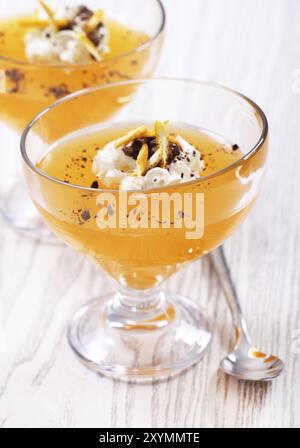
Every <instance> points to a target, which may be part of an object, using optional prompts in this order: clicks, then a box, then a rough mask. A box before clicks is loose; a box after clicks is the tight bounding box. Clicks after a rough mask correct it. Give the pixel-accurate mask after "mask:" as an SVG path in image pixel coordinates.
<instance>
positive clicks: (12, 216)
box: [0, 182, 62, 245]
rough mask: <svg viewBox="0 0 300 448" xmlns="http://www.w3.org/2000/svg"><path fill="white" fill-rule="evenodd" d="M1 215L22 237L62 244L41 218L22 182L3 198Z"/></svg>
mask: <svg viewBox="0 0 300 448" xmlns="http://www.w3.org/2000/svg"><path fill="white" fill-rule="evenodd" d="M0 213H1V215H2V217H3V219H4V220H5V221H6V222H7V223H8V224H9V225H10V226H11V227H12V228H13V229H14V230H15V231H16V232H18V233H19V234H21V235H22V236H25V237H27V238H31V239H34V240H37V241H40V242H42V243H45V244H54V245H61V244H62V242H61V241H60V240H59V239H58V238H57V237H56V236H55V235H54V234H53V233H52V232H51V231H50V229H48V227H47V226H46V225H45V224H44V222H43V220H42V219H41V218H40V216H39V214H38V212H37V210H36V209H35V207H34V205H33V204H32V202H31V199H30V198H29V196H28V193H27V191H26V187H25V185H24V184H23V183H22V182H18V183H16V184H15V185H13V187H12V188H11V189H10V190H9V191H8V192H7V193H6V194H5V195H4V196H3V197H2V198H1V200H0Z"/></svg>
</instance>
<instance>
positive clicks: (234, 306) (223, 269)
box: [210, 246, 251, 344]
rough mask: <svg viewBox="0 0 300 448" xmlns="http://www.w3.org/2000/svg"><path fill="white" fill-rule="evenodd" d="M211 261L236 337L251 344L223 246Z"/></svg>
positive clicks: (214, 252) (213, 253)
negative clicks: (230, 315) (228, 309)
mask: <svg viewBox="0 0 300 448" xmlns="http://www.w3.org/2000/svg"><path fill="white" fill-rule="evenodd" d="M210 259H211V261H212V264H213V266H214V268H215V271H216V273H217V275H218V278H219V281H220V284H221V285H222V288H223V292H224V294H225V297H226V300H227V303H228V306H229V308H230V311H231V314H232V318H233V323H234V325H235V329H236V336H237V338H238V339H239V340H240V339H241V338H242V337H244V339H245V340H246V341H247V343H248V344H251V340H250V336H249V333H248V328H247V324H246V321H245V318H244V316H243V311H242V308H241V305H240V301H239V297H238V294H237V291H236V287H235V285H234V283H233V280H232V276H231V272H230V268H229V266H228V263H227V260H226V256H225V253H224V249H223V246H220V247H219V248H218V249H216V250H215V251H213V252H212V253H211V254H210ZM240 342H241V341H240Z"/></svg>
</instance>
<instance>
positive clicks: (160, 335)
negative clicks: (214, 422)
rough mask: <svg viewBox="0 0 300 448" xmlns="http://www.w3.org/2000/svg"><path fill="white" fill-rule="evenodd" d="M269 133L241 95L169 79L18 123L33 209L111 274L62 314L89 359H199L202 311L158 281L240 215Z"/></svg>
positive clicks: (160, 371) (131, 370)
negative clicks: (114, 288) (112, 108)
mask: <svg viewBox="0 0 300 448" xmlns="http://www.w3.org/2000/svg"><path fill="white" fill-rule="evenodd" d="M130 92H131V93H130ZM132 92H137V93H134V94H132ZM105 95H109V96H113V97H115V98H116V99H117V98H121V99H122V103H123V108H122V109H120V110H119V111H118V113H116V114H115V115H114V116H113V117H108V118H104V117H103V114H102V112H101V102H102V100H103V97H105ZM91 104H92V108H91V109H90V110H89V114H82V112H81V111H82V110H86V106H87V105H91ZM70 114H72V121H67V126H66V125H65V123H64V121H63V117H68V116H69V115H70ZM159 120H160V121H159ZM161 120H168V122H167V121H161ZM267 134H268V124H267V120H266V118H265V115H264V114H263V112H262V111H261V109H260V108H259V107H258V106H257V105H256V104H255V103H253V102H252V101H251V100H249V99H248V98H246V97H244V96H243V95H240V94H239V93H237V92H234V91H231V90H229V89H226V88H224V87H222V86H218V85H214V84H207V83H200V82H196V81H186V80H175V79H149V80H140V81H137V80H135V81H124V82H120V83H115V84H110V85H107V86H100V87H97V88H92V89H87V90H84V91H81V92H78V93H75V94H72V95H70V96H68V97H66V98H64V99H63V100H60V101H59V102H57V103H56V104H55V105H53V106H52V107H50V108H48V109H47V110H46V111H44V112H43V113H41V114H40V115H39V116H37V118H35V119H34V121H33V122H32V123H31V124H30V125H29V126H28V127H27V129H26V130H25V132H24V134H23V137H22V142H21V150H22V155H23V160H24V164H23V166H24V172H25V177H26V181H27V184H28V187H29V190H30V193H31V197H32V200H33V202H34V203H35V205H36V207H37V209H38V210H39V212H40V214H41V215H42V216H43V218H44V219H45V221H46V222H47V224H48V225H49V226H50V227H51V229H52V230H53V231H54V232H55V233H56V234H57V235H58V236H59V237H60V238H62V239H63V240H64V241H65V242H66V243H68V244H70V245H71V246H73V247H75V248H76V249H77V250H79V251H80V252H82V253H84V254H86V255H87V256H89V257H90V258H92V259H93V260H94V261H95V262H96V263H97V264H98V265H99V266H100V267H101V268H102V269H104V270H105V271H106V272H107V273H109V274H110V275H111V276H112V277H113V278H115V280H117V282H118V283H119V290H118V292H117V293H116V294H112V295H110V296H107V297H103V298H102V299H101V298H99V299H97V300H96V301H93V302H92V303H90V304H88V305H86V306H85V307H84V308H82V309H80V310H79V311H78V312H77V313H76V314H75V316H74V317H73V320H72V322H71V324H70V327H69V333H68V336H69V342H70V344H71V347H72V348H73V350H74V351H75V352H76V353H77V354H78V356H79V357H80V359H81V360H82V361H83V362H85V363H86V364H87V365H88V366H89V367H91V368H92V369H94V370H96V371H97V372H100V373H102V374H105V375H108V376H113V377H116V378H120V379H125V380H131V379H137V380H141V381H146V380H149V379H150V380H153V379H162V378H165V377H168V376H171V375H173V374H177V373H179V372H181V371H182V370H184V369H186V368H188V367H190V366H191V365H193V364H195V363H196V362H197V361H199V360H200V359H201V357H202V356H203V354H204V352H205V350H206V349H207V347H208V345H209V343H210V340H211V325H210V322H209V319H208V318H207V316H206V315H205V313H204V312H203V310H202V309H201V308H200V307H199V306H198V304H197V303H195V302H193V301H191V300H189V299H188V298H186V297H181V296H178V295H176V294H172V293H165V292H163V291H162V289H161V285H162V283H163V281H164V280H165V279H167V278H169V277H170V276H171V275H172V274H173V273H174V272H176V271H177V270H178V269H179V268H181V267H182V266H184V265H186V264H187V263H188V262H191V261H193V260H196V259H198V258H199V257H201V256H203V255H205V254H207V253H209V252H210V251H212V250H213V249H215V248H216V247H217V246H219V245H220V244H222V243H223V241H224V240H225V239H226V238H227V237H228V236H229V235H230V234H231V233H232V232H233V231H234V230H235V229H236V228H237V227H238V226H239V225H240V224H241V222H242V221H243V220H244V218H245V217H246V216H247V215H248V213H249V211H250V209H251V207H252V205H253V203H254V201H255V199H256V197H257V195H258V192H259V189H260V185H261V181H262V177H263V171H264V165H265V161H266V157H267Z"/></svg>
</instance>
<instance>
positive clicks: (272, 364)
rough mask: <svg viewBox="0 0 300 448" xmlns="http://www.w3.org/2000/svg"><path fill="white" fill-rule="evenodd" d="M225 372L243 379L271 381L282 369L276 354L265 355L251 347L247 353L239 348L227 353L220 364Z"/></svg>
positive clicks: (282, 364)
mask: <svg viewBox="0 0 300 448" xmlns="http://www.w3.org/2000/svg"><path fill="white" fill-rule="evenodd" d="M220 367H221V369H222V370H223V371H224V372H225V373H226V374H227V375H231V376H234V377H236V378H239V379H242V380H245V381H272V380H273V379H275V378H277V377H279V376H280V375H281V374H282V373H283V371H284V363H283V362H282V361H281V359H279V358H278V357H277V356H274V355H267V354H265V353H261V352H259V351H258V350H256V349H254V348H253V347H251V348H250V349H249V351H248V355H247V353H246V352H245V353H244V352H243V353H241V351H240V350H239V349H237V350H235V351H233V352H231V353H229V354H228V355H227V356H226V358H224V359H223V361H222V362H221V365H220Z"/></svg>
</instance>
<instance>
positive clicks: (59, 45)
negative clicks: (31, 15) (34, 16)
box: [24, 6, 109, 64]
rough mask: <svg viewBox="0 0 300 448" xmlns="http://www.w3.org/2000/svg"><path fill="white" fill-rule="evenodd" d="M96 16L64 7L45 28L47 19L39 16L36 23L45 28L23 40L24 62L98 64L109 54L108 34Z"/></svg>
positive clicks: (88, 11)
mask: <svg viewBox="0 0 300 448" xmlns="http://www.w3.org/2000/svg"><path fill="white" fill-rule="evenodd" d="M97 13H98V20H97ZM97 13H95V14H94V13H93V12H92V11H91V10H89V9H88V8H86V7H85V6H78V7H73V8H68V7H63V8H60V9H59V10H57V11H56V12H55V13H53V18H52V20H49V26H47V15H46V14H45V13H44V12H42V13H41V16H40V18H39V19H40V20H41V23H46V26H36V27H34V26H33V27H32V29H30V30H29V31H28V32H27V33H26V34H25V37H24V44H25V52H26V56H27V58H28V59H29V60H30V61H32V62H44V63H60V62H62V63H70V64H72V63H87V62H91V61H92V60H98V61H99V60H101V59H102V55H103V54H104V53H106V52H108V51H109V47H108V30H107V27H106V26H105V24H104V23H103V21H102V20H101V18H99V17H100V15H99V11H98V12H97ZM48 18H49V17H48ZM50 18H51V17H50ZM39 19H38V20H39ZM38 20H37V22H38ZM37 25H38V23H37Z"/></svg>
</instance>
